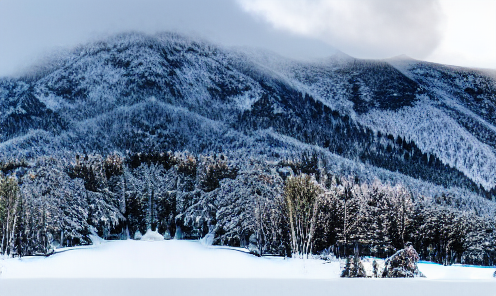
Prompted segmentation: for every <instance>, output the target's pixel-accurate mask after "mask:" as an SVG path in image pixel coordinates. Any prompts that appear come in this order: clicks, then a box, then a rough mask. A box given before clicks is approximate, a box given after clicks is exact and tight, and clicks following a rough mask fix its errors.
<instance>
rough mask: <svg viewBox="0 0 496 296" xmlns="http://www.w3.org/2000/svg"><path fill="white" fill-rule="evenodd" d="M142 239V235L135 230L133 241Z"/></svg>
mask: <svg viewBox="0 0 496 296" xmlns="http://www.w3.org/2000/svg"><path fill="white" fill-rule="evenodd" d="M142 237H143V235H142V234H141V232H140V231H139V230H136V232H135V233H134V239H135V240H140V239H141V238H142Z"/></svg>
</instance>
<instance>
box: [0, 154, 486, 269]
mask: <svg viewBox="0 0 496 296" xmlns="http://www.w3.org/2000/svg"><path fill="white" fill-rule="evenodd" d="M18 164H22V166H21V165H18V171H17V172H18V173H13V174H10V175H7V174H4V173H1V174H0V227H1V228H0V230H1V232H0V235H1V242H0V243H1V245H0V247H1V253H2V254H5V255H9V256H26V255H49V254H51V253H52V252H53V251H54V249H55V248H57V247H64V246H74V245H84V244H90V243H91V240H90V234H97V235H99V236H101V237H103V238H105V239H128V238H131V239H132V238H134V237H139V235H140V234H142V233H144V232H146V231H147V230H148V229H151V230H156V231H158V232H160V233H161V234H164V237H166V238H176V239H200V238H202V237H205V236H206V235H212V236H213V237H214V240H213V242H214V244H218V245H230V246H240V247H246V248H248V249H249V250H250V252H252V253H253V254H256V255H258V256H263V255H266V254H271V255H281V256H309V255H311V254H320V253H322V252H324V253H326V252H327V253H331V254H333V255H335V256H337V257H345V256H348V255H350V254H360V255H361V256H376V257H381V258H385V257H387V256H390V255H392V254H393V253H394V252H395V251H396V250H398V249H401V248H403V246H404V244H405V243H406V242H412V243H413V246H414V247H415V249H416V250H417V251H418V253H419V255H420V257H421V259H422V260H430V261H434V262H438V263H443V264H452V263H466V264H481V265H492V264H494V262H495V258H496V221H495V218H494V215H493V216H486V215H482V214H480V213H477V212H476V211H475V210H469V209H462V208H460V206H459V205H458V204H457V203H458V201H457V199H455V198H453V197H452V196H450V195H448V194H443V195H439V196H433V197H426V196H414V195H412V194H411V193H410V191H409V190H408V188H406V187H405V186H402V185H401V184H394V185H392V184H388V183H384V182H381V181H379V180H375V181H373V182H367V181H362V180H360V178H359V177H358V176H341V175H336V174H333V173H331V172H328V171H326V169H325V167H323V166H322V162H321V161H320V160H319V158H318V157H317V155H316V154H313V155H310V154H303V155H302V156H301V157H300V158H298V159H294V160H288V159H283V160H279V161H277V162H273V161H272V162H268V161H266V160H265V159H263V158H248V159H240V158H237V157H236V156H234V155H229V154H228V153H226V154H222V153H211V154H192V153H189V152H150V153H127V154H124V155H122V154H119V153H113V154H109V155H107V156H101V155H98V154H95V155H75V156H73V158H72V159H69V158H68V159H63V158H62V159H56V158H54V157H41V158H38V159H37V160H36V161H35V162H34V163H30V164H26V163H25V162H18ZM13 166H16V165H15V164H14V165H13ZM19 172H22V173H19Z"/></svg>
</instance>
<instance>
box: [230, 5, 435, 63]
mask: <svg viewBox="0 0 496 296" xmlns="http://www.w3.org/2000/svg"><path fill="white" fill-rule="evenodd" d="M238 3H239V4H240V5H241V6H242V7H243V9H244V10H245V11H247V12H249V13H251V14H253V15H255V16H257V17H259V18H262V19H263V20H265V21H267V22H269V23H270V24H272V25H273V26H274V27H275V28H278V29H283V30H286V31H289V32H293V33H296V34H300V35H302V36H310V37H314V38H317V39H320V40H322V41H325V42H327V43H329V44H332V45H333V46H334V47H336V48H338V49H340V50H341V51H343V52H345V53H348V54H350V55H353V56H356V57H364V58H384V57H390V56H394V55H398V54H407V55H410V56H412V57H415V58H420V59H421V58H424V57H426V56H428V55H429V54H430V53H432V52H433V51H434V50H435V49H436V47H437V46H438V45H439V43H440V41H441V37H442V36H441V33H442V32H441V27H442V24H443V14H442V12H441V8H440V5H439V3H438V1H437V0H409V1H390V0H366V1H364V0H346V1H344V0H238Z"/></svg>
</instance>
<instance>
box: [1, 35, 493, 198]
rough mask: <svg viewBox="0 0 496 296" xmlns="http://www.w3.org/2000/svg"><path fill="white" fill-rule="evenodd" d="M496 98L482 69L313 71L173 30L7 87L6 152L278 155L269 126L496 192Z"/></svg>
mask: <svg viewBox="0 0 496 296" xmlns="http://www.w3.org/2000/svg"><path fill="white" fill-rule="evenodd" d="M495 94H496V91H495V82H494V79H493V78H491V77H490V76H488V75H485V74H483V73H482V72H480V71H475V70H470V69H463V68H456V69H455V68H450V67H446V66H442V65H434V64H429V63H423V62H418V61H412V60H409V59H399V60H398V59H396V60H383V61H374V60H358V59H354V58H352V57H349V56H346V55H344V54H342V53H340V54H336V55H335V56H333V57H330V58H329V59H327V60H322V61H317V62H299V61H294V60H289V59H286V58H283V57H279V56H276V55H274V54H271V53H266V52H257V51H250V50H242V49H237V50H231V49H225V48H220V47H217V46H215V45H212V44H210V43H208V42H206V41H203V40H193V39H189V38H187V37H184V36H180V35H176V34H171V33H164V34H159V35H156V36H146V35H142V34H123V35H119V36H115V37H113V38H110V39H108V40H104V41H101V42H96V43H93V44H89V45H85V46H81V47H80V48H78V49H76V50H74V51H73V53H72V54H70V55H69V57H64V59H63V60H62V61H58V62H57V66H56V67H52V68H50V70H49V71H47V72H45V73H39V74H37V75H33V76H32V77H25V78H22V79H20V80H17V81H16V80H2V81H0V108H1V111H2V112H1V113H0V114H2V116H1V117H0V122H1V126H2V132H1V135H0V139H1V141H2V143H1V144H0V153H2V155H3V158H5V159H11V158H30V157H34V156H35V155H37V154H38V155H40V154H51V153H59V152H60V151H66V152H70V151H75V152H78V151H79V152H83V151H86V152H91V151H95V152H98V153H109V152H111V151H121V152H124V151H126V150H129V151H136V152H138V151H158V150H161V151H164V150H177V149H188V150H190V151H193V152H208V151H222V150H236V149H240V148H243V149H245V148H249V147H252V148H253V149H252V150H253V151H257V150H259V151H270V150H271V147H273V146H272V145H273V144H271V143H268V142H263V140H262V141H260V140H257V138H258V136H257V134H258V132H259V131H263V130H267V129H269V130H272V131H274V132H275V133H276V134H280V135H284V136H288V137H291V138H294V139H296V140H298V141H300V142H302V143H306V144H311V145H316V146H319V147H322V148H324V149H327V150H328V151H329V152H331V153H334V154H337V155H340V156H342V157H345V158H348V159H350V160H352V161H355V162H358V163H365V164H368V165H372V166H374V167H379V168H384V169H387V170H389V171H391V172H400V173H401V174H404V175H407V176H411V177H413V178H416V179H421V180H424V181H427V182H429V183H433V184H437V185H442V186H444V187H446V188H449V187H451V186H456V187H460V188H466V189H468V190H470V191H472V192H475V193H477V194H482V195H485V196H488V197H490V196H491V195H492V194H493V195H494V193H495V192H496V191H495V189H494V188H496V174H495V171H496V169H495V168H496V146H495V139H496V132H495V131H496V127H495V118H494V114H495V113H494V112H493V111H494V108H495V106H496V105H495V102H496V99H495ZM34 139H37V140H36V141H35V142H31V141H34ZM41 139H44V140H41ZM258 139H260V138H258ZM40 141H41V142H40ZM43 141H44V142H46V143H47V144H40V143H42V142H43ZM40 145H41V146H43V147H39V146H40ZM286 146H287V145H286V144H284V143H279V144H278V147H279V148H284V147H286ZM273 148H274V147H273ZM292 149H294V148H292ZM297 150H298V148H297ZM264 153H265V152H264Z"/></svg>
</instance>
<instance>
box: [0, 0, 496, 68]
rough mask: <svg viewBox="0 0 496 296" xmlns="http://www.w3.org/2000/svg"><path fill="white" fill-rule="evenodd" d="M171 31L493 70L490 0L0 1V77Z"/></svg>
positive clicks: (287, 50) (307, 51) (311, 53)
mask: <svg viewBox="0 0 496 296" xmlns="http://www.w3.org/2000/svg"><path fill="white" fill-rule="evenodd" d="M171 30H173V31H179V32H182V33H186V34H193V35H199V36H203V37H205V38H207V39H209V40H212V41H214V42H218V43H221V44H224V45H228V46H231V45H235V46H239V45H241V46H253V47H262V48H267V49H269V50H272V51H275V52H278V53H280V54H282V55H286V56H290V57H302V58H309V57H325V56H329V55H331V54H332V53H334V52H335V49H338V50H341V51H343V52H345V53H347V54H349V55H352V56H355V57H358V58H388V57H392V56H396V55H400V54H406V55H409V56H411V57H413V58H417V59H422V60H427V61H432V62H438V63H444V64H451V65H458V66H468V67H480V68H493V69H496V0H84V1H83V0H0V76H7V75H16V74H18V73H19V72H20V71H22V70H23V69H26V68H28V67H29V66H30V65H31V64H32V63H36V61H37V60H38V59H40V58H41V57H43V56H45V55H49V54H50V53H52V52H58V51H60V50H64V49H68V48H71V47H74V46H76V45H78V44H81V43H85V42H89V41H91V40H95V39H100V38H104V37H105V36H107V35H110V34H115V33H119V32H126V31H140V32H145V33H149V34H153V33H155V32H160V31H171Z"/></svg>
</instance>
